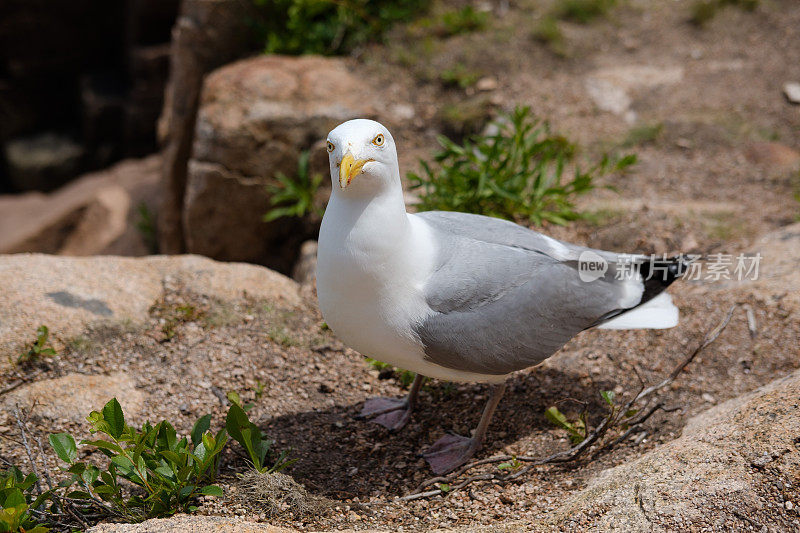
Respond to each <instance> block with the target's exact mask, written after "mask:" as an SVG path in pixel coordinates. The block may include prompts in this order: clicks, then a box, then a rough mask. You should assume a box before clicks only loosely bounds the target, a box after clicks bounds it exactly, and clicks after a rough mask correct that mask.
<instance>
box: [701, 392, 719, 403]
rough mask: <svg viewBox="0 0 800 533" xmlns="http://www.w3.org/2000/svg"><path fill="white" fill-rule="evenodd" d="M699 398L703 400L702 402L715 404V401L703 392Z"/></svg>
mask: <svg viewBox="0 0 800 533" xmlns="http://www.w3.org/2000/svg"><path fill="white" fill-rule="evenodd" d="M701 398H703V401H705V402H708V403H717V400H715V399H714V397H713V396H711V395H710V394H709V393H707V392H704V393H703V395H702V396H701Z"/></svg>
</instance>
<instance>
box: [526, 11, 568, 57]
mask: <svg viewBox="0 0 800 533" xmlns="http://www.w3.org/2000/svg"><path fill="white" fill-rule="evenodd" d="M531 37H533V39H534V40H536V41H539V42H540V43H542V44H545V45H547V47H548V48H549V49H550V51H551V52H553V53H554V54H556V55H558V56H561V57H566V55H567V47H566V44H565V41H564V33H563V32H562V31H561V27H560V26H559V25H558V20H557V19H556V18H555V17H554V16H553V15H547V16H545V17H543V18H542V19H541V20H540V21H539V22H538V23H537V24H536V26H535V27H534V28H533V31H532V33H531Z"/></svg>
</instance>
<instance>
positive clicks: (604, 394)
mask: <svg viewBox="0 0 800 533" xmlns="http://www.w3.org/2000/svg"><path fill="white" fill-rule="evenodd" d="M615 396H616V395H615V394H614V391H608V390H604V391H600V397H601V398H603V401H604V402H605V403H606V405H607V406H608V408H609V414H608V418H607V419H608V420H615V421H618V422H619V425H620V427H621V428H622V430H627V429H628V424H629V422H630V420H631V418H633V417H634V416H635V415H636V414H637V413H638V412H639V411H638V409H628V410H627V411H625V412H624V413H623V412H622V411H623V407H621V406H619V405H617V404H616V403H615V402H614V397H615ZM620 415H621V416H620ZM544 416H545V418H547V420H549V421H550V422H551V423H553V424H554V425H556V426H558V427H560V428H561V429H565V430H566V431H567V433H568V434H569V439H570V441H571V442H572V444H578V443H580V442H582V441H583V440H584V439H586V437H587V436H588V434H589V424H588V422H587V419H586V410H585V409H584V410H583V411H582V412H581V414H580V415H579V416H578V418H577V419H576V420H574V421H572V422H571V421H569V419H567V417H566V415H564V413H562V412H561V411H559V409H558V407H556V406H551V407H548V408H547V409H546V410H545V412H544Z"/></svg>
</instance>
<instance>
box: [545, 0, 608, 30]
mask: <svg viewBox="0 0 800 533" xmlns="http://www.w3.org/2000/svg"><path fill="white" fill-rule="evenodd" d="M616 4H617V0H560V2H559V3H558V4H557V5H556V8H555V10H554V15H555V16H556V17H557V18H559V19H563V20H571V21H573V22H578V23H580V24H588V23H589V22H591V21H592V20H594V19H596V18H599V17H604V16H606V15H607V14H608V12H609V11H610V10H611V8H613V7H614V6H615V5H616Z"/></svg>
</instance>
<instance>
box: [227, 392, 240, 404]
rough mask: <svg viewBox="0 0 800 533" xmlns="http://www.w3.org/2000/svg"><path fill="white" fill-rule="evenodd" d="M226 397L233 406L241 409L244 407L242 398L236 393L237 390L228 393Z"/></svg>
mask: <svg viewBox="0 0 800 533" xmlns="http://www.w3.org/2000/svg"><path fill="white" fill-rule="evenodd" d="M225 397H226V398H228V401H229V402H231V403H232V404H233V405H238V406H239V407H241V406H242V397H241V396H239V393H238V392H236V391H235V390H232V391H228V393H227V394H226V395H225Z"/></svg>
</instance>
